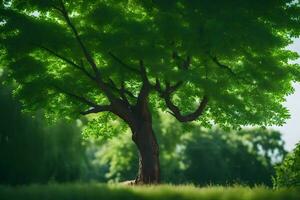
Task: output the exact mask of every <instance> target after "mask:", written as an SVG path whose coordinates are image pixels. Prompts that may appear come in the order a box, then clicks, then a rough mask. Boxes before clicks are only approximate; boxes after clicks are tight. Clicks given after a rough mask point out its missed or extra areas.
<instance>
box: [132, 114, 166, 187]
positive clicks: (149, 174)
mask: <svg viewBox="0 0 300 200" xmlns="http://www.w3.org/2000/svg"><path fill="white" fill-rule="evenodd" d="M144 111H145V110H144ZM131 130H132V140H133V141H134V143H135V144H136V146H137V149H138V151H139V170H138V175H137V177H136V180H135V183H136V184H157V183H159V182H160V165H159V147H158V143H157V140H156V137H155V134H154V132H153V129H152V119H151V113H150V112H149V111H148V110H146V112H143V114H141V115H138V117H137V118H136V120H135V123H134V126H132V127H131Z"/></svg>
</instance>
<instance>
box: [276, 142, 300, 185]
mask: <svg viewBox="0 0 300 200" xmlns="http://www.w3.org/2000/svg"><path fill="white" fill-rule="evenodd" d="M274 186H275V187H277V188H278V187H296V186H300V143H298V144H297V146H296V148H295V149H294V150H293V152H291V153H289V154H288V155H287V157H286V158H285V159H284V161H283V162H282V163H281V164H280V165H279V166H278V167H277V168H276V176H275V178H274Z"/></svg>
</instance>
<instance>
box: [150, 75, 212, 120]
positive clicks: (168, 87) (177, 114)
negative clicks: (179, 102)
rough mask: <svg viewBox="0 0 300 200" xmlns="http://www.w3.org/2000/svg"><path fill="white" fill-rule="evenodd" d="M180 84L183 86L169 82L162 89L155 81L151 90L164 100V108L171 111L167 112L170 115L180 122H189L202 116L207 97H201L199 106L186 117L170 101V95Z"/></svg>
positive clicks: (157, 81)
mask: <svg viewBox="0 0 300 200" xmlns="http://www.w3.org/2000/svg"><path fill="white" fill-rule="evenodd" d="M182 84H183V82H182V81H179V82H177V83H176V84H174V85H171V84H170V83H169V82H166V88H165V89H163V88H162V86H161V84H160V82H159V80H158V79H156V83H155V86H154V87H153V88H154V89H155V90H156V91H157V92H158V93H159V94H160V96H161V97H162V98H163V99H164V100H165V103H166V106H167V107H168V108H169V109H170V111H171V112H169V113H170V114H172V115H173V116H174V117H175V118H176V119H177V120H178V121H180V122H190V121H193V120H195V119H197V118H198V117H199V116H200V115H202V113H203V112H204V109H205V107H206V105H207V103H208V97H207V96H204V97H203V99H202V101H201V103H200V105H199V106H198V108H197V109H196V110H195V111H194V112H192V113H190V114H187V115H182V114H181V112H180V109H179V108H178V107H177V106H176V105H175V104H173V102H172V100H171V96H172V93H173V92H175V91H176V90H177V89H178V88H179V87H180V86H181V85H182Z"/></svg>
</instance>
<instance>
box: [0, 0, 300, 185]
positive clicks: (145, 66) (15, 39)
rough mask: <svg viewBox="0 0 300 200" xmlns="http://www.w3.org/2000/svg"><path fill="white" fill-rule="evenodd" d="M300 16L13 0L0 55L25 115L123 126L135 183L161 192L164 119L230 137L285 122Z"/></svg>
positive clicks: (182, 5)
mask: <svg viewBox="0 0 300 200" xmlns="http://www.w3.org/2000/svg"><path fill="white" fill-rule="evenodd" d="M298 13H299V6H298V1H294V0H277V1H273V0H268V1H264V3H261V1H258V0H255V1H253V0H251V1H250V0H246V1H245V0H238V1H229V0H216V1H214V2H212V1H208V0H197V1H196V0H195V1H193V0H179V1H168V0H159V1H158V0H153V1H149V0H142V1H136V0H130V1H128V0H119V1H109V0H98V1H68V0H41V1H36V0H28V1H22V0H4V1H2V4H1V46H2V47H3V49H5V54H6V58H5V65H6V66H8V68H9V69H10V73H11V77H12V78H14V79H15V81H16V82H17V83H18V84H19V87H18V89H17V91H16V94H17V95H19V97H20V98H22V100H23V103H24V104H25V105H27V106H26V110H27V111H30V110H36V109H39V108H43V109H45V110H46V111H47V117H48V118H49V119H57V118H62V117H64V118H71V117H78V114H79V113H81V114H83V115H88V114H91V113H101V112H109V113H110V114H111V115H115V116H118V117H119V118H120V119H122V120H123V121H124V122H125V123H126V124H127V125H128V126H129V127H130V129H131V131H132V139H133V141H134V143H135V144H136V146H137V148H138V149H139V157H140V159H139V163H140V164H139V173H138V176H137V178H136V182H137V183H157V182H159V177H160V170H159V169H160V167H159V149H158V144H157V141H156V138H155V135H154V132H153V129H152V113H153V111H156V110H157V109H162V110H167V111H168V112H169V113H170V114H172V115H173V116H174V117H175V118H176V119H178V120H179V121H180V122H183V123H186V122H191V121H194V120H198V121H200V122H201V124H202V125H203V126H209V125H210V124H219V125H220V126H222V127H227V128H228V127H232V128H238V127H240V126H241V125H253V124H256V125H262V126H264V125H269V124H282V123H283V122H284V120H285V119H286V118H288V112H287V110H286V109H285V108H284V107H283V106H282V105H281V103H282V102H283V101H284V98H285V96H286V95H287V94H290V93H292V91H293V88H292V86H291V82H292V81H295V80H299V68H298V66H297V65H295V64H289V62H288V61H289V60H294V59H296V58H297V54H296V53H294V52H291V51H288V50H286V49H285V47H286V46H287V45H288V44H290V43H291V42H292V41H291V37H296V36H298V35H299V30H300V23H299V21H300V20H299V15H298ZM200 116H201V117H200Z"/></svg>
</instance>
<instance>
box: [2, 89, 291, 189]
mask: <svg viewBox="0 0 300 200" xmlns="http://www.w3.org/2000/svg"><path fill="white" fill-rule="evenodd" d="M12 96H13V94H12V93H11V90H10V89H9V88H7V87H4V86H1V87H0V105H1V106H0V184H11V185H19V184H28V183H48V182H71V181H100V182H121V181H126V180H132V179H134V178H135V175H136V170H137V167H138V166H137V165H138V155H137V150H136V147H135V146H134V144H133V143H132V142H131V141H130V140H131V138H130V137H131V135H130V132H128V131H126V129H123V131H121V132H118V133H117V136H116V137H104V136H102V135H101V133H99V135H98V136H97V137H87V138H86V137H83V134H82V132H83V130H82V123H84V121H83V122H82V121H77V122H74V123H71V122H64V121H60V122H57V123H55V124H54V125H49V124H48V123H47V122H46V121H47V120H46V119H45V118H44V117H42V116H43V114H42V113H36V115H35V116H34V117H32V116H28V115H26V113H22V112H21V107H20V104H19V103H18V102H17V101H16V100H14V99H13V97H12ZM154 125H155V127H154V128H155V131H156V132H157V136H158V142H159V143H160V145H161V146H160V148H161V150H162V151H161V152H162V154H161V156H160V162H161V165H162V170H163V171H162V181H163V182H165V183H174V184H183V183H194V184H196V185H208V184H219V185H230V184H235V183H239V184H247V185H256V184H264V185H268V186H271V185H272V177H273V176H274V175H275V166H276V165H277V164H278V163H280V162H281V161H282V159H283V158H284V157H285V155H286V153H287V152H286V151H285V150H284V142H283V141H282V138H281V134H280V133H279V132H276V131H270V130H265V129H249V130H248V129H246V130H240V131H223V130H220V129H218V128H214V129H211V130H206V129H202V128H201V127H200V126H199V125H197V124H196V123H192V124H180V123H178V122H176V121H175V120H173V119H172V118H171V117H170V116H169V115H167V114H164V113H158V114H156V115H155V117H154ZM99 131H101V129H100V130H99Z"/></svg>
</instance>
